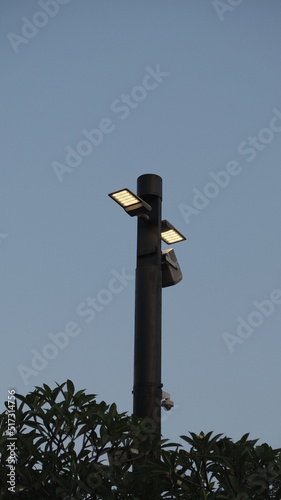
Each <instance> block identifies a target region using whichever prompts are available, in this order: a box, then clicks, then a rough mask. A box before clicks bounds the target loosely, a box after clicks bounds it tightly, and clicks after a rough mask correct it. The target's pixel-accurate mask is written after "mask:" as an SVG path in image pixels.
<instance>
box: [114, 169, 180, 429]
mask: <svg viewBox="0 0 281 500" xmlns="http://www.w3.org/2000/svg"><path fill="white" fill-rule="evenodd" d="M109 196H110V197H111V198H112V199H113V200H114V201H116V202H117V203H118V204H119V205H121V207H122V208H124V210H125V211H126V212H127V213H128V214H129V215H130V216H135V215H136V216H138V232H137V267H136V294H135V343H134V388H133V395H134V408H133V413H134V414H135V415H136V416H137V417H149V418H150V419H151V422H152V424H153V425H154V427H155V429H156V431H157V432H158V433H159V439H160V437H161V401H162V400H164V401H165V400H166V399H167V398H166V397H165V396H164V395H165V394H166V393H164V392H163V391H162V383H161V312H162V288H163V287H167V286H171V285H175V284H176V283H178V282H179V281H180V280H181V279H182V274H181V270H180V267H179V264H178V261H177V259H176V256H175V253H174V250H173V249H169V250H166V251H165V250H164V251H163V252H162V251H161V239H162V240H163V241H165V242H166V243H167V244H169V245H170V244H172V243H177V242H178V241H184V240H185V239H186V238H185V237H184V236H183V235H182V234H181V233H180V232H179V231H177V230H176V229H175V228H174V226H172V224H170V223H169V222H168V221H167V220H164V221H162V220H161V208H162V179H161V177H159V176H158V175H155V174H145V175H141V176H140V177H139V178H138V182H137V195H136V194H134V193H133V192H132V191H130V190H129V189H127V188H125V189H122V190H119V191H116V192H114V193H110V194H109ZM164 406H165V405H164ZM166 406H167V405H166ZM168 406H169V405H168Z"/></svg>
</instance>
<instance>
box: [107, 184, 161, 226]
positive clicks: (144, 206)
mask: <svg viewBox="0 0 281 500" xmlns="http://www.w3.org/2000/svg"><path fill="white" fill-rule="evenodd" d="M108 196H110V197H111V198H112V199H113V200H114V201H116V203H119V205H120V206H121V207H122V208H124V210H125V211H126V212H127V214H129V215H130V216H131V217H134V216H135V215H138V216H141V217H144V218H145V219H148V215H147V213H148V212H150V210H151V206H150V205H149V204H148V203H145V201H144V200H142V199H141V198H139V197H138V196H136V195H135V194H134V193H132V191H130V190H129V189H127V188H126V189H121V190H120V191H115V192H114V193H110V194H109V195H108Z"/></svg>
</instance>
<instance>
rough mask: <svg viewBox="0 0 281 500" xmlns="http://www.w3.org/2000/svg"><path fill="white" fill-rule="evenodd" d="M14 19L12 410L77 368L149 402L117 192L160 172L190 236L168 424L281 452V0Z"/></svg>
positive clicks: (83, 378) (172, 307)
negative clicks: (139, 366) (138, 383)
mask: <svg viewBox="0 0 281 500" xmlns="http://www.w3.org/2000/svg"><path fill="white" fill-rule="evenodd" d="M0 11H1V16H0V26H1V46H0V52H1V59H2V76H1V134H0V137H1V143H2V146H1V188H0V189H1V197H0V214H1V217H0V256H1V259H0V265H1V268H0V276H1V297H0V303H1V341H2V345H1V368H0V369H1V384H0V399H1V408H2V409H3V408H4V401H5V400H6V399H7V391H8V389H10V388H16V389H17V391H18V392H20V393H27V392H29V391H32V389H33V388H34V386H38V385H39V386H40V385H42V384H43V383H47V384H49V385H50V386H52V387H54V386H55V382H58V383H61V382H63V381H65V380H66V379H67V378H70V379H71V380H73V382H74V384H75V386H76V389H77V390H78V389H82V388H85V389H86V390H87V392H91V393H96V394H97V395H98V399H99V400H105V401H106V402H107V403H111V402H113V401H115V402H116V403H117V405H118V409H119V410H120V411H128V412H131V411H132V393H131V391H132V385H133V337H134V279H133V276H134V271H135V260H136V219H134V218H129V217H127V215H126V214H125V212H124V211H123V210H122V209H121V208H119V207H118V206H117V205H116V204H115V203H114V202H113V201H112V200H111V199H110V198H109V197H108V196H107V195H108V193H110V192H112V191H114V190H117V189H119V188H123V187H128V188H130V189H131V190H132V191H136V184H137V177H138V176H139V175H142V174H144V173H155V174H158V175H160V176H161V177H162V178H163V218H167V219H168V220H169V221H170V222H171V223H172V224H174V225H175V226H176V227H177V228H178V229H179V230H180V231H181V232H182V233H184V234H185V235H186V237H187V241H186V242H184V243H181V244H178V245H175V251H176V254H177V258H178V261H179V263H180V266H181V269H182V272H183V281H182V282H181V283H179V284H178V285H177V286H175V287H171V288H168V289H164V290H163V314H162V318H163V327H162V333H163V356H162V382H163V384H164V390H165V391H167V392H169V393H170V394H171V399H172V400H173V401H174V402H175V408H174V410H173V411H171V412H169V413H167V412H163V424H162V432H163V435H164V437H167V438H170V439H172V440H178V439H179V438H178V436H179V435H181V434H187V433H188V431H193V432H196V433H199V432H200V431H201V430H202V431H204V432H208V431H210V430H213V431H214V432H216V433H220V432H221V433H224V434H226V435H228V436H229V437H232V438H233V439H235V440H236V439H239V438H240V437H241V436H242V435H243V434H244V433H246V432H249V433H250V436H251V437H252V438H253V439H254V438H259V439H260V440H261V441H260V442H264V441H266V442H268V443H269V444H271V445H272V446H274V447H278V446H279V447H280V446H281V436H280V421H281V401H280V380H281V377H280V355H281V328H280V319H281V299H280V297H281V296H280V294H281V292H280V290H281V273H280V270H281V266H280V247H281V232H280V208H281V197H280V180H281V175H280V169H281V163H280V158H281V93H280V88H281V87H280V85H281V56H280V46H281V31H280V23H281V5H280V1H279V0H271V1H268V0H247V1H246V0H245V1H240V2H239V1H237V0H236V1H234V0H228V2H227V1H226V0H225V1H224V2H215V1H211V0H189V1H186V0H173V1H171V0H142V1H137V0H119V1H116V0H115V1H113V0H83V1H78V0H70V1H67V0H60V1H59V0H57V1H49V2H48V1H47V0H42V1H41V2H40V1H33V0H32V1H30V0H14V1H13V2H11V0H1V2H0ZM93 129H95V131H94V132H93V133H92V143H91V144H90V143H89V141H88V142H87V134H89V132H90V131H91V130H93ZM83 131H84V132H83ZM81 141H83V142H81ZM85 141H86V142H85ZM77 151H79V153H80V154H79V153H77ZM163 248H165V244H164V245H163ZM120 275H121V278H120ZM118 276H119V278H118ZM122 276H123V277H122ZM126 276H127V278H126ZM113 278H115V281H112V280H113ZM112 287H114V288H115V290H114V292H112V291H110V290H112ZM89 298H90V300H92V304H93V305H92V306H89V305H87V299H89ZM268 301H270V302H268ZM86 311H88V312H86ZM245 322H246V323H245ZM251 325H252V326H251ZM65 329H66V330H67V333H65ZM62 332H64V333H62ZM59 333H60V335H59ZM54 338H55V339H56V341H57V344H59V343H60V344H59V345H57V347H56V346H54ZM66 344H67V345H66ZM52 346H53V347H52ZM38 353H39V354H38ZM40 356H43V357H40ZM46 356H47V357H48V359H46Z"/></svg>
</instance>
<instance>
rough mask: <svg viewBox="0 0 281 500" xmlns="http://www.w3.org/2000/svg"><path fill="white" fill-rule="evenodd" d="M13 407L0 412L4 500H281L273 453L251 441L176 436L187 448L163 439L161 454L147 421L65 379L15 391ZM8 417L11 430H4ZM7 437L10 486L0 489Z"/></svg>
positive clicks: (280, 456)
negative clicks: (24, 391) (12, 472)
mask: <svg viewBox="0 0 281 500" xmlns="http://www.w3.org/2000/svg"><path fill="white" fill-rule="evenodd" d="M12 410H13V411H11V405H9V403H7V410H6V411H4V412H3V413H2V414H1V415H0V458H1V465H0V492H1V494H0V498H1V499H3V500H5V499H9V498H14V499H16V498H19V499H28V500H32V499H36V500H40V499H54V498H57V499H64V500H67V499H77V500H78V499H89V500H95V499H96V500H103V499H105V500H111V499H112V500H115V499H116V500H117V499H136V500H137V499H140V500H144V499H145V500H150V499H151V500H155V499H157V498H164V499H194V500H197V499H208V500H211V499H239V500H246V499H259V500H267V499H273V498H274V499H281V452H280V450H274V449H272V448H271V446H269V445H268V444H262V445H257V440H251V439H249V435H248V434H245V435H244V436H243V437H242V438H241V439H240V440H239V441H237V442H233V441H232V440H231V439H230V438H228V437H225V436H222V435H221V434H219V435H216V436H214V435H213V433H212V432H208V433H207V434H204V433H203V432H201V433H200V434H199V435H197V434H195V433H193V432H190V433H189V435H188V436H186V435H183V436H181V438H182V440H183V442H184V443H186V447H184V446H182V445H180V444H175V443H170V442H168V441H167V440H162V441H161V448H160V456H159V453H158V451H159V443H158V440H157V435H156V434H155V431H154V427H153V425H152V424H151V422H150V421H149V420H148V419H138V418H136V417H135V416H134V415H131V416H128V415H127V413H118V411H117V408H116V405H115V403H113V404H111V405H108V404H106V403H105V402H104V401H102V402H97V400H96V395H94V394H86V393H85V391H84V390H80V391H77V392H76V391H75V387H74V385H73V383H72V382H71V381H70V380H68V381H67V382H65V383H64V384H61V385H57V387H55V388H54V389H51V388H50V387H48V386H47V385H46V384H43V387H36V388H35V390H34V391H33V392H31V393H29V394H28V395H27V396H22V395H20V394H17V395H16V396H15V401H14V403H13V407H12ZM13 414H14V417H13V418H14V420H15V429H12V427H11V426H9V425H8V418H9V417H11V415H13ZM11 430H12V432H11ZM11 434H12V435H13V437H14V438H16V440H15V441H13V442H15V450H16V451H15V460H14V461H15V465H14V467H15V475H16V476H15V486H14V489H13V488H12V486H11V484H9V483H8V482H7V480H8V479H9V477H11V476H8V473H9V470H10V468H11V465H13V460H11V448H9V444H10V443H11V440H9V438H11ZM13 456H14V455H13V454H12V457H13ZM9 486H10V489H9Z"/></svg>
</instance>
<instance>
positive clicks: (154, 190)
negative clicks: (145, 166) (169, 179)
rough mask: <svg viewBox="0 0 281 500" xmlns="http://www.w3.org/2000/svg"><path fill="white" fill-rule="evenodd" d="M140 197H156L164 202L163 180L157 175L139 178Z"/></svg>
mask: <svg viewBox="0 0 281 500" xmlns="http://www.w3.org/2000/svg"><path fill="white" fill-rule="evenodd" d="M137 193H138V196H140V197H142V196H144V195H154V196H159V198H161V200H162V178H161V177H160V176H159V175H156V174H144V175H141V176H140V177H138V185H137Z"/></svg>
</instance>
